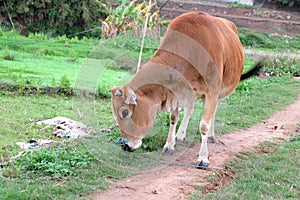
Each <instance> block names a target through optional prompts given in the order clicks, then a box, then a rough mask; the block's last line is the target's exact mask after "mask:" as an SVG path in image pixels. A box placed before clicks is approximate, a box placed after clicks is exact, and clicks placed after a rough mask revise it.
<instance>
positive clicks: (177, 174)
mask: <svg viewBox="0 0 300 200" xmlns="http://www.w3.org/2000/svg"><path fill="white" fill-rule="evenodd" d="M299 123H300V94H299V95H298V98H297V100H296V101H295V102H294V103H293V104H291V105H289V106H288V107H286V108H285V109H284V110H282V111H278V112H277V113H275V114H274V115H273V116H272V117H270V118H269V119H267V120H265V121H263V122H261V123H259V124H256V125H254V126H253V127H251V128H248V129H245V130H241V131H237V132H233V133H230V134H226V135H222V136H220V137H218V139H217V143H216V144H209V149H210V155H209V159H210V167H212V168H218V167H220V168H226V163H228V162H230V161H232V160H233V159H234V158H235V156H236V155H237V154H238V153H241V152H245V151H257V150H255V148H254V147H255V146H257V145H259V144H261V143H263V142H265V141H273V142H276V141H277V142H279V141H281V140H278V138H283V139H286V140H288V139H289V138H291V137H292V136H294V135H296V134H299V130H297V124H299ZM199 148H200V144H197V145H195V146H193V147H192V148H188V149H187V150H186V151H185V152H184V153H183V154H182V155H181V156H177V155H176V154H175V155H173V157H174V158H175V159H173V160H172V158H168V159H169V160H172V161H174V162H176V163H182V164H188V165H194V164H195V161H196V160H197V157H198V151H199ZM268 151H272V150H270V149H266V150H265V151H264V153H265V152H268ZM258 153H262V152H258ZM211 174H216V175H217V176H218V178H217V180H216V181H215V182H213V183H211V182H209V181H208V180H207V178H208V175H211ZM234 176H235V174H234V173H233V172H230V171H208V170H200V169H195V168H193V167H189V166H174V165H167V166H163V167H162V166H160V167H156V168H153V169H151V170H147V171H144V172H141V173H138V174H136V175H135V176H132V177H128V178H125V179H123V180H120V181H117V182H115V183H113V184H112V185H111V187H110V188H109V189H108V190H106V191H101V192H99V193H97V194H95V195H94V196H93V198H94V199H97V200H102V199H103V200H110V199H118V200H122V199H124V200H125V199H126V200H127V199H131V200H140V199H147V200H151V199H163V200H169V199H187V198H188V197H189V195H190V194H191V193H192V192H194V191H195V189H194V186H195V185H199V186H204V187H205V189H204V190H203V193H208V192H213V191H215V190H217V189H219V188H220V187H223V186H224V185H226V184H228V183H229V182H231V181H233V180H234Z"/></svg>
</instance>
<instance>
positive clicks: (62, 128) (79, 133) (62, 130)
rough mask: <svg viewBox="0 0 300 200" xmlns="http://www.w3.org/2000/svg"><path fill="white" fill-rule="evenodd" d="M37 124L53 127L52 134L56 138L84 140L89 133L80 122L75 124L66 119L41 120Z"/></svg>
mask: <svg viewBox="0 0 300 200" xmlns="http://www.w3.org/2000/svg"><path fill="white" fill-rule="evenodd" d="M37 124H38V125H43V124H44V125H49V126H55V127H56V128H55V130H54V132H53V134H54V135H55V136H57V137H67V138H84V137H86V136H88V135H89V132H90V129H89V128H88V127H87V126H86V125H84V124H83V123H82V122H77V121H74V120H71V119H69V118H66V117H54V118H52V119H46V120H41V121H37Z"/></svg>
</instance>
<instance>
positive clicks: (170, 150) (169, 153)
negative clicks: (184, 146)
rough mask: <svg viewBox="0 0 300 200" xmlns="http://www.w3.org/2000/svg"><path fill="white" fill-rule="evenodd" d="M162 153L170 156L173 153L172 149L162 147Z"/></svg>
mask: <svg viewBox="0 0 300 200" xmlns="http://www.w3.org/2000/svg"><path fill="white" fill-rule="evenodd" d="M163 153H164V154H168V155H169V156H172V155H173V154H174V150H173V149H168V148H167V149H163Z"/></svg>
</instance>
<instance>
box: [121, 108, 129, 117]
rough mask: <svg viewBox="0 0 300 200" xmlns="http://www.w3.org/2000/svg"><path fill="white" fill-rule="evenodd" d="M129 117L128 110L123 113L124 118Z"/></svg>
mask: <svg viewBox="0 0 300 200" xmlns="http://www.w3.org/2000/svg"><path fill="white" fill-rule="evenodd" d="M127 116H128V109H125V110H123V111H122V118H126V117H127Z"/></svg>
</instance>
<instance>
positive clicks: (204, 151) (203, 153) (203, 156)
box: [198, 134, 209, 164]
mask: <svg viewBox="0 0 300 200" xmlns="http://www.w3.org/2000/svg"><path fill="white" fill-rule="evenodd" d="M207 138H208V136H207V135H204V134H201V139H202V141H201V148H200V151H199V157H198V161H199V162H201V161H202V162H203V163H207V164H208V163H209V161H208V148H207Z"/></svg>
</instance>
